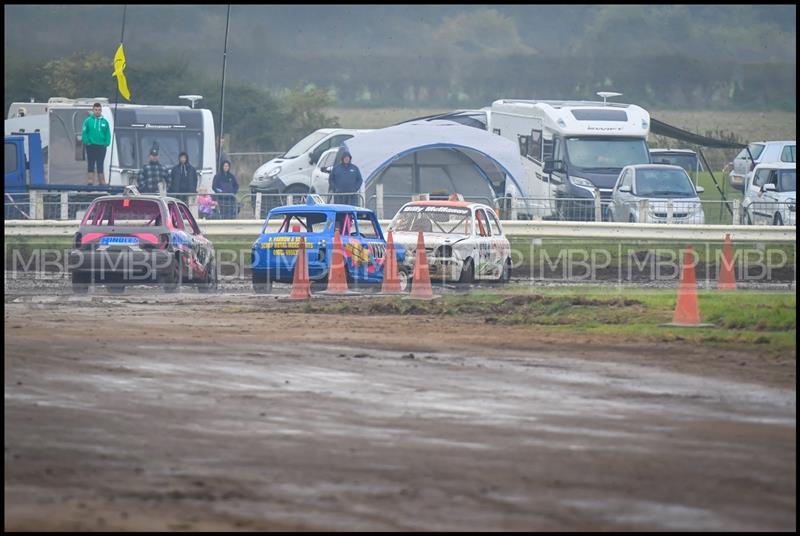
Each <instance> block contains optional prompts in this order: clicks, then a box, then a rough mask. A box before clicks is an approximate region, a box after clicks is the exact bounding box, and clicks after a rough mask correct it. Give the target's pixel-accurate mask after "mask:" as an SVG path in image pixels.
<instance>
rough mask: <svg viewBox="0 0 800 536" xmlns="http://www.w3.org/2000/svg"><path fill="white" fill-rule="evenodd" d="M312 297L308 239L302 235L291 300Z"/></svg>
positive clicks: (295, 264)
mask: <svg viewBox="0 0 800 536" xmlns="http://www.w3.org/2000/svg"><path fill="white" fill-rule="evenodd" d="M309 298H311V281H310V280H309V278H308V257H307V256H306V239H305V237H302V236H301V237H300V246H299V248H298V249H297V257H296V258H295V262H294V278H293V279H292V292H291V293H290V294H289V299H290V300H307V299H309Z"/></svg>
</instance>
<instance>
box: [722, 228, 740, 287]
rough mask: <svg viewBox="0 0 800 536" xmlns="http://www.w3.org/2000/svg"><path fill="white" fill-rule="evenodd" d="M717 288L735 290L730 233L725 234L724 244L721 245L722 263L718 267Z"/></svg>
mask: <svg viewBox="0 0 800 536" xmlns="http://www.w3.org/2000/svg"><path fill="white" fill-rule="evenodd" d="M717 288H718V289H719V290H736V275H735V274H734V273H733V244H731V235H730V234H726V235H725V244H724V245H723V246H722V264H721V265H720V267H719V284H718V285H717Z"/></svg>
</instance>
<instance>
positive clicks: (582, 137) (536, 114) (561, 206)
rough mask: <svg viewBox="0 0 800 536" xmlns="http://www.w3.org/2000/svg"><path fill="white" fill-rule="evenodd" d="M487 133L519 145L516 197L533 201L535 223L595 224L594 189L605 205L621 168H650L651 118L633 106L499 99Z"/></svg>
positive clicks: (614, 103) (612, 103)
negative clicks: (521, 172) (521, 177)
mask: <svg viewBox="0 0 800 536" xmlns="http://www.w3.org/2000/svg"><path fill="white" fill-rule="evenodd" d="M598 95H600V96H601V97H603V98H604V99H605V98H607V97H612V96H618V95H619V94H618V93H602V92H601V93H598ZM489 128H491V132H493V133H494V134H498V135H500V136H503V137H504V138H507V139H509V140H511V141H513V142H514V143H518V144H519V151H520V154H521V155H522V157H523V165H524V167H525V182H526V183H525V184H524V185H523V187H524V188H525V190H526V192H525V193H519V194H515V196H516V195H525V196H529V197H533V198H535V200H534V201H532V204H533V209H534V211H535V216H534V217H537V218H540V217H541V218H553V217H555V218H557V219H562V220H575V219H580V220H583V219H593V218H594V209H593V206H594V192H595V190H598V191H599V194H600V197H601V200H602V201H603V202H604V205H605V204H607V203H608V202H609V201H610V199H611V192H612V188H613V186H614V183H615V182H616V180H617V177H619V174H620V171H621V170H622V168H623V167H625V166H629V165H636V164H649V163H650V153H649V151H648V148H647V135H648V134H649V132H650V114H649V113H648V112H647V111H646V110H644V109H642V108H640V107H639V106H636V105H633V104H622V103H616V102H606V101H605V100H604V101H603V102H595V101H537V100H509V99H502V100H497V101H495V102H493V103H492V108H491V120H490V127H489ZM520 210H529V209H527V208H521V209H520Z"/></svg>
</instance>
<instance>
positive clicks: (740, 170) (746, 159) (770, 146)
mask: <svg viewBox="0 0 800 536" xmlns="http://www.w3.org/2000/svg"><path fill="white" fill-rule="evenodd" d="M747 147H748V149H749V150H750V152H749V153H748V149H742V150H741V152H739V154H738V155H736V158H734V159H733V162H732V165H733V170H732V171H731V173H730V176H729V177H730V179H729V180H730V184H731V186H732V187H734V188H736V189H737V190H744V185H745V184H747V183H749V182H750V181H751V180H752V178H753V170H754V169H755V167H756V166H757V165H758V164H768V163H770V162H791V163H796V162H797V142H796V141H794V140H792V141H760V142H755V143H751V144H749V145H748V146H747ZM751 154H752V155H753V158H752V160H751V159H750V155H751Z"/></svg>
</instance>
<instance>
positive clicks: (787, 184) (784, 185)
mask: <svg viewBox="0 0 800 536" xmlns="http://www.w3.org/2000/svg"><path fill="white" fill-rule="evenodd" d="M778 191H780V192H796V191H797V170H796V169H786V170H783V171H781V174H780V179H779V181H778Z"/></svg>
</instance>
